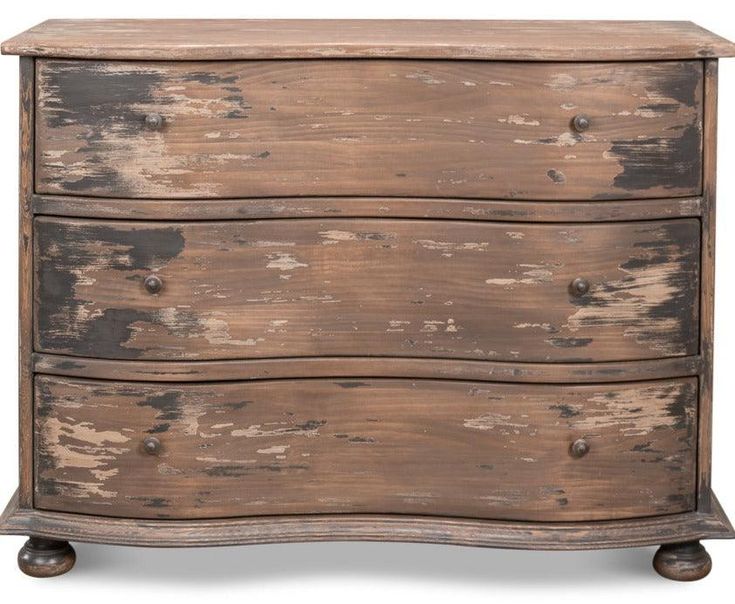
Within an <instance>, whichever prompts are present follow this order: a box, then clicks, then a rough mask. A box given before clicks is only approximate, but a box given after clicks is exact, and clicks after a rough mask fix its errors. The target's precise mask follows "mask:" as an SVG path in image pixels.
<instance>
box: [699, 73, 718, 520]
mask: <svg viewBox="0 0 735 604" xmlns="http://www.w3.org/2000/svg"><path fill="white" fill-rule="evenodd" d="M704 66H705V69H704V115H703V132H704V156H703V185H704V195H703V207H702V219H701V220H702V260H701V301H700V306H701V311H700V316H701V320H700V321H701V322H700V334H699V337H700V355H701V357H702V360H703V370H702V375H701V377H700V380H699V441H698V466H699V480H698V485H697V489H698V500H699V503H698V505H699V509H700V510H702V511H709V510H710V509H711V505H712V501H711V488H712V476H711V473H712V383H713V380H712V376H713V361H714V354H713V353H714V328H715V326H714V312H715V207H716V201H715V197H716V183H717V67H718V64H717V59H709V60H706V61H705V62H704Z"/></svg>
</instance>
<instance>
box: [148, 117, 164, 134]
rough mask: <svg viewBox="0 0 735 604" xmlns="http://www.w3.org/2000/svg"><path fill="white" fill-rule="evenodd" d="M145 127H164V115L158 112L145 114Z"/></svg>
mask: <svg viewBox="0 0 735 604" xmlns="http://www.w3.org/2000/svg"><path fill="white" fill-rule="evenodd" d="M145 127H146V128H148V130H160V129H161V128H163V116H162V115H160V114H158V113H149V114H148V115H146V116H145Z"/></svg>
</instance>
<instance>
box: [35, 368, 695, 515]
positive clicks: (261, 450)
mask: <svg viewBox="0 0 735 604" xmlns="http://www.w3.org/2000/svg"><path fill="white" fill-rule="evenodd" d="M696 396H697V382H696V379H695V378H687V379H681V380H671V381H656V382H638V383H632V384H631V383H628V384H617V385H590V386H546V385H544V386H541V385H530V384H525V385H509V384H488V383H470V382H452V381H433V380H396V379H359V380H358V379H356V380H352V381H350V380H339V381H330V380H324V379H318V380H283V381H280V380H276V381H266V382H251V383H243V382H240V383H238V382H228V383H219V384H203V385H202V384H199V385H192V384H187V385H160V384H150V383H149V384H144V383H133V382H128V383H125V382H117V383H116V382H109V381H104V382H95V381H87V380H74V379H62V378H54V377H46V376H39V377H38V378H37V379H36V443H37V444H36V451H37V459H36V473H35V476H36V495H35V505H36V506H37V507H40V508H43V509H51V510H59V511H69V512H76V513H89V514H100V515H110V516H126V517H132V518H157V517H161V518H198V517H201V518H207V517H227V516H240V515H244V516H247V515H271V514H313V513H329V512H339V513H341V512H362V513H406V514H436V515H450V516H467V517H477V518H498V519H506V518H507V519H520V520H592V519H595V520H597V519H612V518H625V517H636V516H646V515H657V514H667V513H676V512H683V511H686V510H691V509H692V508H693V506H694V496H695V483H694V470H695V468H694V466H695V451H696V446H695V438H696V409H697V404H696Z"/></svg>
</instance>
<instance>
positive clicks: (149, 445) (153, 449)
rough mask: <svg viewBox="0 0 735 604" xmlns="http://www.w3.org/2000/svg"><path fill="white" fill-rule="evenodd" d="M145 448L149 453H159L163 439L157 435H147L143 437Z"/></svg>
mask: <svg viewBox="0 0 735 604" xmlns="http://www.w3.org/2000/svg"><path fill="white" fill-rule="evenodd" d="M143 449H145V452H146V453H148V455H158V454H159V453H160V452H161V441H160V440H158V439H157V438H156V437H155V436H146V437H145V439H143Z"/></svg>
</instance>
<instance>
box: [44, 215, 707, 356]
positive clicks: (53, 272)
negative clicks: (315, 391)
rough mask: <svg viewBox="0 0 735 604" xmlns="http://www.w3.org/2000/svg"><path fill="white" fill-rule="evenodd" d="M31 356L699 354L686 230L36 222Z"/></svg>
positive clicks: (415, 223) (639, 225) (680, 224)
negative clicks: (39, 353)
mask: <svg viewBox="0 0 735 604" xmlns="http://www.w3.org/2000/svg"><path fill="white" fill-rule="evenodd" d="M35 245H36V265H37V277H36V308H35V312H34V316H35V319H36V349H37V350H39V351H43V352H57V353H65V354H72V355H77V356H88V357H98V358H108V359H161V360H166V359H195V360H196V359H228V358H267V357H298V356H323V355H325V356H328V355H359V356H370V355H380V356H405V357H434V358H464V359H491V360H496V361H503V360H508V361H533V362H547V361H552V362H555V361H577V362H584V361H606V360H607V361H612V360H629V359H645V358H659V357H669V356H681V355H688V354H696V352H697V346H698V343H697V335H698V287H699V278H698V275H699V268H698V262H699V222H698V221H697V220H696V219H677V220H667V221H650V222H632V223H620V224H600V225H593V224H586V225H530V224H517V223H516V224H502V223H475V222H471V223H470V222H461V221H423V220H369V219H340V220H310V219H309V220H272V221H263V222H245V221H229V222H186V223H167V222H158V223H152V222H151V223H146V222H117V221H110V222H105V221H97V220H74V219H56V218H39V219H37V220H36V231H35Z"/></svg>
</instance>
